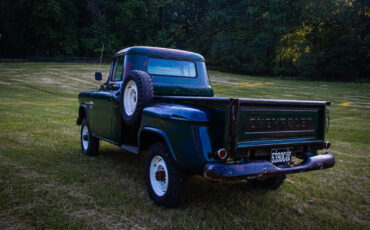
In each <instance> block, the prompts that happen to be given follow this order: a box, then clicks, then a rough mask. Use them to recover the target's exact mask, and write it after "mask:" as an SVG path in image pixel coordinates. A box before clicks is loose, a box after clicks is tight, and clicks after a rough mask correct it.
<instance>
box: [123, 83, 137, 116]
mask: <svg viewBox="0 0 370 230" xmlns="http://www.w3.org/2000/svg"><path fill="white" fill-rule="evenodd" d="M137 99H138V95H137V86H136V84H135V82H134V81H133V80H130V81H129V82H128V83H127V84H126V87H125V91H124V95H123V103H124V108H125V112H126V114H127V115H129V116H131V115H132V114H134V112H135V110H136V105H137Z"/></svg>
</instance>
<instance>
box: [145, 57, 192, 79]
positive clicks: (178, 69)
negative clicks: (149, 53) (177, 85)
mask: <svg viewBox="0 0 370 230" xmlns="http://www.w3.org/2000/svg"><path fill="white" fill-rule="evenodd" d="M148 73H149V74H152V75H165V76H174V77H196V76H197V73H196V70H195V64H194V62H191V61H180V60H171V59H164V58H149V59H148Z"/></svg>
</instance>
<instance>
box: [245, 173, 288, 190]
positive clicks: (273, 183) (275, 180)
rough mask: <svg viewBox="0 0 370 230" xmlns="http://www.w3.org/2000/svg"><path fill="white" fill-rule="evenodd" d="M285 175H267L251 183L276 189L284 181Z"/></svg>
mask: <svg viewBox="0 0 370 230" xmlns="http://www.w3.org/2000/svg"><path fill="white" fill-rule="evenodd" d="M285 179H286V175H285V174H284V175H279V176H274V177H269V178H266V179H264V180H259V179H255V180H253V181H252V183H253V184H254V185H255V186H257V187H260V188H264V189H271V190H276V189H278V188H279V187H280V186H281V185H282V184H283V183H284V181H285Z"/></svg>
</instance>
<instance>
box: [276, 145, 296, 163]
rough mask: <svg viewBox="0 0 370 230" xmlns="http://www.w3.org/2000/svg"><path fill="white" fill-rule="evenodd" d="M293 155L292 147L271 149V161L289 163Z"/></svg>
mask: <svg viewBox="0 0 370 230" xmlns="http://www.w3.org/2000/svg"><path fill="white" fill-rule="evenodd" d="M291 157H292V149H291V148H282V149H271V163H274V164H276V163H289V162H290V160H291Z"/></svg>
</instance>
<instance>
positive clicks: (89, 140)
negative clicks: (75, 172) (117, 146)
mask: <svg viewBox="0 0 370 230" xmlns="http://www.w3.org/2000/svg"><path fill="white" fill-rule="evenodd" d="M81 151H82V153H83V154H85V155H87V156H96V155H98V153H99V139H98V138H96V137H94V136H92V135H91V132H90V128H89V124H88V123H87V120H86V118H84V119H83V120H82V123H81Z"/></svg>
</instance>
